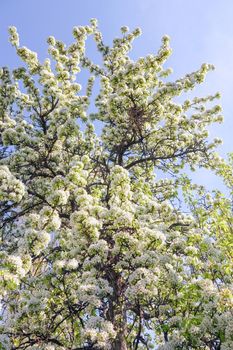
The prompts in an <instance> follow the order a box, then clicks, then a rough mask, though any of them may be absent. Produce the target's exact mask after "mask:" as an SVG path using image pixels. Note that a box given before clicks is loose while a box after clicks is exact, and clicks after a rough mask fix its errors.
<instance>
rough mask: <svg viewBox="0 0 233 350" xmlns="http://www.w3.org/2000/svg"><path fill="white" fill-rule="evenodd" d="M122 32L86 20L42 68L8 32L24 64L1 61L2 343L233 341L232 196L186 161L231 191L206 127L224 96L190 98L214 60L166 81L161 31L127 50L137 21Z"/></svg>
mask: <svg viewBox="0 0 233 350" xmlns="http://www.w3.org/2000/svg"><path fill="white" fill-rule="evenodd" d="M121 31H122V35H121V37H120V38H117V39H115V40H114V41H113V45H112V46H111V47H110V46H107V45H105V44H104V43H103V41H102V35H101V33H100V31H99V29H98V26H97V22H96V20H91V22H90V25H88V26H80V27H75V28H74V29H73V36H74V41H73V43H72V44H71V45H69V46H66V45H65V44H64V43H63V42H61V41H58V40H56V39H55V38H54V37H49V38H48V44H49V49H48V52H49V55H50V57H51V58H50V59H49V58H48V59H46V60H45V61H44V62H43V63H41V62H40V61H39V60H38V57H37V54H36V53H35V52H33V51H30V50H29V49H28V48H26V47H22V46H20V44H19V38H18V34H17V31H16V28H15V27H10V28H9V33H10V42H11V43H12V45H13V46H14V47H15V49H16V52H17V55H18V56H19V57H20V58H21V60H22V61H23V65H22V67H20V68H17V69H14V70H13V71H12V72H10V71H9V69H7V68H3V69H2V70H1V71H0V78H1V85H0V131H1V139H0V142H1V150H0V217H1V223H0V230H1V250H0V262H1V266H0V297H1V320H0V349H4V350H8V349H12V350H13V349H14V350H17V349H22V350H25V349H38V350H39V349H47V350H51V349H61V350H62V349H63V350H79V349H80V350H81V349H83V350H85V349H96V350H102V349H112V350H127V349H131V350H137V349H159V350H165V349H166V350H168V349H185V350H187V349H211V350H214V349H215V350H217V349H221V350H232V349H233V311H232V309H233V294H232V293H233V288H232V267H233V266H232V261H233V259H232V258H233V240H232V233H233V229H232V210H231V209H232V208H231V201H230V199H229V198H228V197H227V196H224V195H223V194H222V193H221V192H220V191H215V192H213V193H209V192H207V191H206V190H205V188H204V187H202V186H198V185H195V184H193V183H192V181H190V179H189V178H188V177H187V175H185V172H184V171H183V168H184V166H186V169H187V167H190V168H191V170H195V169H196V168H200V167H202V168H206V169H212V170H214V171H215V172H217V173H218V174H219V176H221V177H222V178H223V180H224V181H225V183H226V186H227V187H228V188H229V189H230V191H231V190H232V185H233V180H232V179H233V176H232V158H230V160H229V162H226V161H224V160H223V159H221V158H220V157H219V156H218V154H217V153H216V151H215V147H216V146H217V145H218V144H219V142H220V141H219V140H218V139H214V140H212V141H211V140H210V139H209V138H208V131H207V128H208V126H209V125H210V124H212V123H213V122H221V121H222V116H221V108H220V107H219V106H218V105H215V104H214V102H213V101H214V100H215V99H216V98H218V97H219V94H216V95H214V96H207V97H201V98H197V97H196V98H192V99H190V100H189V99H185V93H186V92H189V91H191V90H193V89H194V87H195V86H196V85H197V84H200V83H202V82H203V81H204V79H205V76H206V73H207V72H208V71H209V70H212V69H213V67H212V65H209V64H203V65H202V66H201V68H200V69H198V70H197V71H195V72H193V73H191V74H188V75H186V76H184V77H183V78H181V79H177V80H175V81H174V82H170V81H169V80H168V78H167V77H168V75H169V74H170V73H171V70H170V69H166V68H164V63H165V62H166V60H167V58H168V57H169V55H170V54H171V49H170V46H169V38H168V37H167V36H164V37H163V38H162V45H161V48H160V49H159V51H158V53H157V54H155V55H148V56H146V57H142V58H139V59H137V60H135V61H133V60H132V59H131V58H130V57H129V55H128V53H129V51H130V49H131V45H132V42H133V40H134V39H135V38H136V37H137V36H139V35H140V34H141V32H140V30H139V29H136V30H134V31H132V32H129V29H128V28H127V27H122V28H121ZM89 36H91V37H93V38H94V40H95V42H96V46H97V49H98V51H99V53H100V54H101V57H102V63H101V64H100V65H97V64H95V63H94V62H92V60H91V59H90V58H88V57H86V54H85V43H86V40H87V38H88V37H89ZM81 70H87V71H88V72H89V73H90V75H89V79H88V82H87V88H86V91H83V90H82V88H81V85H80V84H79V83H78V82H77V81H78V79H79V72H80V71H81ZM95 79H96V85H95V86H97V87H99V90H98V92H97V93H96V89H94V92H95V93H94V94H93V86H94V82H95ZM180 95H181V97H179V96H180ZM93 100H94V101H95V106H96V107H95V109H94V108H93V107H92V106H91V110H92V111H93V110H94V113H90V112H89V110H90V107H89V106H90V103H92V101H93ZM178 101H179V102H178ZM94 125H97V126H98V130H100V131H99V132H98V133H97V132H95V129H94ZM184 203H185V204H184Z"/></svg>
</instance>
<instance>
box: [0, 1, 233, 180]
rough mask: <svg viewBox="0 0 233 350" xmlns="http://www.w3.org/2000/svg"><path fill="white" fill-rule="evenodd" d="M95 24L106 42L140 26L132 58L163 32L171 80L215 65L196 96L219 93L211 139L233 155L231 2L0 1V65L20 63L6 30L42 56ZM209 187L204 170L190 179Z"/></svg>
mask: <svg viewBox="0 0 233 350" xmlns="http://www.w3.org/2000/svg"><path fill="white" fill-rule="evenodd" d="M93 17H95V18H97V19H98V20H99V25H100V29H101V30H102V32H103V34H104V37H105V40H106V42H108V43H110V42H111V40H112V39H113V38H114V37H115V36H117V35H118V34H119V28H120V27H121V26H122V25H127V26H129V27H130V28H131V29H133V28H135V27H137V26H140V27H141V28H142V30H143V35H142V36H141V37H140V38H139V39H138V40H137V41H136V42H135V46H134V51H133V52H132V57H135V58H136V57H139V56H143V55H145V54H148V53H155V52H156V51H157V49H158V48H159V45H160V39H161V37H162V36H163V35H164V34H168V35H169V36H170V37H171V46H172V49H173V55H172V57H171V58H170V60H169V66H171V67H172V68H173V70H174V74H173V77H174V78H176V77H178V76H183V75H184V74H186V73H188V72H191V71H193V70H195V69H197V68H198V67H199V66H200V65H201V64H202V63H203V62H208V63H213V64H214V65H215V67H216V70H215V71H214V72H212V73H210V74H209V76H208V79H207V80H206V82H205V84H204V85H202V86H200V87H198V89H197V90H196V92H195V93H196V95H197V96H200V95H202V94H204V95H205V94H211V93H215V92H216V91H220V92H221V94H222V99H221V104H222V106H223V110H224V117H225V122H224V124H223V125H220V126H219V125H216V126H215V127H214V128H211V135H212V136H218V137H221V138H222V139H223V140H224V145H223V146H222V147H221V149H220V152H221V154H222V155H225V154H226V153H227V152H230V151H233V142H232V137H233V103H232V100H233V20H232V18H233V1H232V0H221V1H219V0H195V1H194V0H160V1H158V0H82V1H81V0H0V66H6V65H8V66H10V67H14V66H16V65H17V64H18V61H17V58H16V55H15V52H14V50H13V48H12V47H11V45H10V44H9V43H8V34H7V28H8V26H9V25H15V26H16V27H17V28H18V31H19V34H20V38H21V44H22V45H25V46H28V47H29V48H30V49H32V50H34V51H37V52H38V53H39V57H41V58H42V59H43V58H45V57H46V48H47V44H46V38H47V37H48V36H49V35H54V36H55V37H56V38H57V39H61V40H64V41H65V42H70V41H71V40H72V34H71V33H72V28H73V26H75V25H79V24H88V22H89V20H90V18H93ZM194 177H195V178H196V180H197V181H198V179H199V180H200V182H203V181H204V182H207V181H208V184H211V185H213V186H215V185H218V184H219V183H218V180H216V178H215V177H214V176H211V175H210V174H208V173H205V172H197V174H196V175H195V176H194Z"/></svg>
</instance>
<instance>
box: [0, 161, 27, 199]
mask: <svg viewBox="0 0 233 350" xmlns="http://www.w3.org/2000/svg"><path fill="white" fill-rule="evenodd" d="M24 193H25V186H24V184H23V183H22V182H21V181H20V180H18V179H16V178H15V176H14V175H12V174H11V172H10V170H9V169H8V167H7V166H5V165H1V166H0V200H2V201H12V202H19V201H20V200H21V199H22V197H23V196H24Z"/></svg>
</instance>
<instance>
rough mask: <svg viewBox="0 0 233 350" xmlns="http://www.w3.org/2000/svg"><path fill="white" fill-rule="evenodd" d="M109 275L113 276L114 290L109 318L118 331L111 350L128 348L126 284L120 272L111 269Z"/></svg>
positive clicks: (110, 302)
mask: <svg viewBox="0 0 233 350" xmlns="http://www.w3.org/2000/svg"><path fill="white" fill-rule="evenodd" d="M109 275H111V277H112V278H111V282H112V287H113V291H114V292H113V296H112V298H111V300H109V310H108V319H109V321H111V322H112V324H113V325H114V329H115V331H116V333H117V335H116V338H115V340H114V342H113V344H112V348H111V350H127V343H126V336H127V320H126V309H125V297H124V291H125V285H124V281H123V279H122V277H121V275H120V274H118V273H116V272H115V271H111V273H110V274H109Z"/></svg>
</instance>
